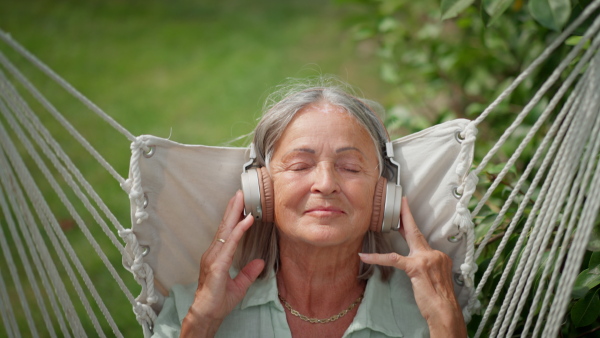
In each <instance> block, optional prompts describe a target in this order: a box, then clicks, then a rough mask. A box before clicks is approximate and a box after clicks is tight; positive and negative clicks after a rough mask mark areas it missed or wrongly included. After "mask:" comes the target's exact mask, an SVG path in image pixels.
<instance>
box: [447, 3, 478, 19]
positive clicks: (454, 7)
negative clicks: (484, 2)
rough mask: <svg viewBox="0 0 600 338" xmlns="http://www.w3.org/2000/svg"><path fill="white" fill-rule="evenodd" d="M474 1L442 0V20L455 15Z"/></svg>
mask: <svg viewBox="0 0 600 338" xmlns="http://www.w3.org/2000/svg"><path fill="white" fill-rule="evenodd" d="M474 1H475V0H442V6H441V7H442V20H446V19H450V18H453V17H455V16H457V15H458V14H460V13H461V12H462V11H463V10H465V9H466V8H467V7H469V6H470V5H471V4H472V3H473V2H474Z"/></svg>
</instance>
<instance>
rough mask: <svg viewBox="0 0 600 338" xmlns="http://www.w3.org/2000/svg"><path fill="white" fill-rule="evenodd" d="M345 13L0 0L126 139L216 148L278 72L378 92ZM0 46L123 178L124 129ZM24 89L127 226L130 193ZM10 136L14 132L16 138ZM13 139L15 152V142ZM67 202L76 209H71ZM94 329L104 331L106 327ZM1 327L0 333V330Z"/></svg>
mask: <svg viewBox="0 0 600 338" xmlns="http://www.w3.org/2000/svg"><path fill="white" fill-rule="evenodd" d="M348 10H351V9H349V8H348V7H347V6H345V7H343V8H342V7H339V6H337V5H335V4H332V3H328V2H323V1H318V0H293V1H276V0H254V1H241V0H223V1H211V2H209V1H191V0H189V1H188V0H185V1H183V0H179V1H166V0H164V1H118V0H107V1H99V0H94V1H87V2H78V1H47V0H26V1H9V0H4V1H2V2H0V29H2V30H4V31H6V32H8V33H10V34H11V35H12V37H13V38H14V39H15V40H16V41H18V42H19V43H21V44H22V45H23V46H24V47H25V48H27V49H28V50H30V51H31V52H32V53H33V54H35V55H36V56H38V57H39V58H40V59H41V60H42V61H43V62H44V63H46V64H47V65H48V66H50V67H51V68H52V69H54V70H55V71H56V72H57V73H58V74H59V75H61V76H62V77H64V78H65V79H66V80H67V81H68V82H70V83H71V84H72V85H73V86H74V87H75V88H77V89H78V90H79V91H81V93H83V94H84V95H85V96H87V97H88V98H90V99H91V100H92V101H93V102H95V103H96V104H97V105H98V106H99V107H101V108H102V109H103V110H104V111H105V112H107V113H108V114H109V115H110V116H111V117H113V118H114V119H115V120H116V121H117V122H118V123H120V124H121V125H123V126H124V127H125V128H126V129H127V130H129V131H130V132H131V133H133V134H134V135H140V134H153V135H157V136H161V137H170V138H171V139H172V140H174V141H178V142H182V143H193V144H206V145H223V144H228V142H229V141H230V140H232V139H234V138H236V137H238V136H240V135H244V134H247V133H249V132H251V131H252V129H253V126H254V125H255V123H256V119H257V118H258V117H259V116H260V113H261V107H262V103H263V100H264V98H265V97H266V96H267V95H268V93H269V92H270V90H271V89H272V88H273V87H274V86H276V85H277V84H279V83H281V82H282V81H283V80H284V79H285V78H287V77H305V76H311V75H317V74H321V73H328V74H335V75H338V76H339V77H340V78H342V79H344V80H346V81H348V82H350V83H352V84H354V85H356V86H358V87H359V88H360V89H361V90H362V91H363V92H364V94H365V96H367V97H370V98H373V99H382V97H381V96H380V95H378V93H382V92H384V90H383V89H385V85H384V84H382V83H381V82H379V80H378V76H377V71H378V70H377V63H376V61H375V60H374V53H375V51H374V46H369V45H361V46H360V48H357V46H356V45H355V44H354V42H353V41H351V39H350V38H349V34H348V32H347V30H346V28H345V26H344V24H343V22H342V20H341V17H342V16H343V14H344V13H345V12H344V11H348ZM0 51H1V52H2V53H4V54H6V55H7V56H8V58H9V59H10V60H12V62H14V63H15V64H16V65H17V66H18V67H19V69H21V70H22V71H23V72H24V73H25V74H26V75H27V76H28V77H29V78H30V79H31V81H32V82H33V83H34V84H35V85H36V86H37V87H38V88H39V89H40V90H41V91H42V92H43V93H44V94H45V95H46V96H47V97H48V98H49V100H50V101H51V102H52V103H53V104H54V105H55V106H56V107H57V108H58V110H59V111H61V112H62V113H63V114H64V116H65V117H66V118H67V119H68V120H69V121H71V122H72V123H73V125H74V126H75V127H76V128H77V129H78V130H79V131H80V132H81V133H82V134H83V135H84V136H85V137H86V138H87V139H88V141H89V142H90V143H91V144H92V145H93V146H94V147H95V148H96V149H98V151H99V152H100V153H101V154H102V155H103V156H104V157H105V158H106V159H107V160H108V162H109V163H110V164H111V165H112V166H113V167H114V168H115V170H116V171H117V172H118V173H119V174H120V175H121V176H123V177H126V176H127V172H128V164H129V155H130V153H129V141H128V140H127V139H126V138H125V137H124V136H123V135H121V134H119V133H117V132H116V131H114V130H113V129H112V128H111V127H110V126H108V125H107V124H106V123H105V122H104V121H102V120H101V119H99V118H98V117H96V116H95V115H94V114H93V113H92V112H90V111H89V110H88V109H87V108H85V107H84V106H83V105H82V104H81V103H79V102H78V101H77V100H76V99H74V98H73V97H72V96H70V95H68V94H66V93H65V92H64V91H63V90H62V89H60V88H59V87H58V86H57V85H56V84H54V83H53V82H52V81H50V80H48V79H47V78H46V77H45V76H44V75H41V74H40V73H39V72H38V71H36V70H35V69H34V68H33V67H32V66H31V65H30V64H29V63H28V62H26V61H25V60H23V59H21V58H19V57H18V56H17V55H16V54H15V53H14V52H13V51H12V50H11V49H10V47H8V46H7V45H6V44H4V43H0ZM2 71H3V72H6V71H5V70H4V69H2ZM23 95H24V97H25V98H26V99H27V101H28V102H29V103H30V105H31V107H32V108H33V109H34V110H35V111H36V112H38V114H39V118H40V119H41V120H42V121H43V123H44V124H45V125H46V126H48V128H49V129H50V131H51V132H52V134H53V135H54V136H55V137H56V139H57V140H59V142H60V143H61V145H62V146H63V148H64V149H65V150H66V152H67V153H68V154H69V155H70V156H71V158H72V159H73V161H74V162H75V163H76V164H77V165H78V167H79V168H80V170H81V171H82V173H83V174H84V176H85V177H86V178H87V179H88V180H89V181H90V183H91V184H92V186H94V187H95V188H96V190H97V191H98V194H99V195H100V196H101V197H102V198H103V200H104V201H105V202H106V204H107V205H108V206H109V208H110V209H111V210H112V212H113V213H114V214H115V215H116V216H117V218H118V219H119V220H120V222H121V224H123V225H125V226H129V224H130V221H129V200H128V198H127V196H126V195H125V194H124V193H123V191H122V190H121V189H120V187H119V185H118V183H117V182H116V181H115V180H114V179H113V178H112V177H111V176H110V175H108V174H107V173H106V171H105V170H104V169H103V168H102V167H101V166H100V165H99V164H98V163H97V162H95V161H94V160H93V159H92V158H91V157H90V156H89V155H88V154H87V152H86V151H85V150H84V149H83V148H82V147H81V146H79V145H78V144H77V143H76V142H75V141H73V139H72V138H70V137H69V136H68V135H67V133H66V132H65V131H64V130H63V129H62V127H60V126H59V125H58V124H57V123H56V122H55V121H54V119H53V118H52V117H51V116H49V114H47V113H46V112H45V111H44V110H43V109H42V108H41V106H40V105H39V104H37V103H35V102H34V100H33V99H32V98H31V97H30V96H28V95H27V94H23ZM0 122H1V123H2V124H3V125H4V126H5V127H6V125H7V124H6V119H5V118H0ZM9 134H10V136H11V137H12V139H13V140H15V138H14V134H13V133H12V132H9ZM234 144H235V145H242V143H241V142H237V143H234ZM16 146H17V148H19V150H21V151H22V152H23V146H22V145H21V144H20V143H19V142H16ZM23 157H24V159H25V161H26V163H27V164H28V165H29V166H30V168H31V171H32V175H33V176H34V178H35V180H36V182H37V183H38V185H39V186H40V188H41V189H42V191H43V193H44V196H45V197H46V200H47V201H48V202H49V204H50V207H51V208H52V209H53V210H54V212H55V214H56V215H57V219H58V220H59V222H60V224H61V226H62V227H63V229H64V232H65V233H66V235H67V237H68V239H69V242H70V243H71V245H72V246H73V247H74V249H75V252H76V253H77V255H78V256H79V257H80V258H82V261H83V263H84V266H85V268H86V271H87V272H88V274H89V275H90V277H91V279H92V280H93V281H94V283H95V285H96V287H97V288H98V290H99V293H100V295H101V297H102V298H103V299H104V301H105V302H106V305H107V307H108V309H109V310H110V312H111V314H112V316H113V318H114V319H115V321H116V322H117V325H118V326H119V329H120V330H121V332H122V333H123V334H124V335H125V336H128V337H129V336H139V335H141V330H140V328H139V326H138V324H137V322H136V321H135V318H134V315H133V313H132V311H131V306H130V305H129V303H128V301H127V299H126V298H125V297H124V296H122V295H121V294H120V293H119V292H115V289H116V284H115V282H114V281H113V279H112V277H111V276H110V274H108V272H107V271H106V268H105V267H104V265H103V264H102V263H101V261H100V260H99V259H98V258H97V256H96V254H95V253H94V252H93V250H91V248H90V245H89V243H88V242H87V240H86V239H85V238H84V236H83V233H82V231H81V230H80V229H79V228H78V227H77V226H76V225H75V226H74V225H73V220H72V216H71V215H70V214H69V213H68V212H67V211H66V209H65V208H64V207H63V206H62V204H61V203H60V201H59V200H58V198H57V197H56V195H54V193H53V192H52V191H51V189H50V188H49V185H48V184H47V182H46V179H44V177H43V176H42V175H41V174H40V173H39V171H38V170H36V169H35V168H34V166H33V164H32V161H31V159H29V158H28V156H27V155H25V153H24V152H23ZM53 173H54V172H53ZM54 174H55V173H54ZM232 179H237V178H232ZM3 194H4V193H3ZM71 195H72V194H71ZM73 200H75V201H76V200H77V199H76V198H73ZM75 204H76V207H77V208H78V210H80V209H81V206H79V205H77V203H75ZM5 216H6V215H5V214H3V213H2V217H0V222H1V224H2V229H3V230H4V232H5V234H8V233H9V232H8V230H7V224H6V220H5ZM82 217H84V222H85V223H86V224H87V225H88V226H89V228H90V230H91V232H92V233H93V234H94V237H95V238H96V239H97V240H98V241H99V242H100V244H101V245H102V246H103V249H104V251H105V252H106V253H107V256H108V257H109V259H110V261H111V262H112V264H113V265H114V266H115V268H116V269H117V270H119V273H120V275H121V276H122V278H123V279H124V280H125V282H126V283H127V286H128V288H129V289H130V290H131V291H132V293H133V294H134V295H136V294H137V293H138V292H139V290H138V289H139V288H138V287H137V284H136V282H135V281H134V280H133V278H132V277H131V275H130V274H129V273H128V272H127V271H125V269H123V268H122V267H121V261H120V260H121V258H120V255H119V253H118V252H117V250H116V249H115V248H114V246H113V245H112V244H111V243H110V241H108V239H107V238H106V236H105V235H104V234H103V233H102V231H101V229H99V227H98V226H97V225H96V224H95V222H94V221H93V219H92V218H91V216H89V215H87V216H86V215H83V216H82ZM11 241H13V240H11V239H10V238H9V242H11ZM9 250H11V252H12V255H13V258H14V259H15V263H17V264H16V265H17V268H18V269H19V275H20V276H21V280H22V283H23V287H24V288H25V290H26V292H28V298H29V299H30V306H31V308H32V312H33V314H34V317H35V320H36V323H39V325H38V329H40V331H42V336H46V335H47V334H46V333H44V332H43V328H44V326H43V324H42V321H41V315H40V314H39V313H36V312H39V309H37V308H36V303H35V301H33V295H32V294H31V292H30V286H29V283H28V282H26V278H25V277H24V272H23V268H22V266H21V265H20V264H19V262H20V261H17V260H18V254H17V251H16V248H15V247H13V246H11V247H10V248H9ZM5 256H6V255H3V257H5ZM54 258H55V259H56V257H54ZM6 266H7V265H6V260H5V259H2V260H0V271H3V272H4V271H7V270H6V269H7V268H6ZM1 277H2V278H3V279H4V282H5V283H7V284H8V289H9V292H10V293H11V297H12V295H14V292H13V291H14V287H15V286H14V284H11V283H13V282H12V280H11V278H10V277H9V275H8V274H5V273H3V274H2V275H1ZM65 280H66V278H65ZM67 283H68V282H67ZM11 299H12V302H13V307H14V311H15V313H17V314H18V316H19V321H20V322H19V325H20V328H21V332H22V333H23V335H25V336H27V335H29V333H28V329H27V325H26V322H25V319H24V318H23V315H22V314H23V311H22V310H21V308H20V305H19V302H18V298H16V296H14V297H13V298H11ZM74 302H75V301H74ZM98 313H99V312H98ZM80 317H82V318H83V320H84V325H85V326H86V330H88V333H89V334H90V335H92V336H95V335H96V334H95V333H94V331H93V327H92V326H91V323H90V322H89V320H87V319H85V316H84V315H81V316H80ZM0 325H4V324H0ZM103 328H104V330H105V331H106V333H107V334H108V335H109V336H111V335H112V333H111V332H110V329H109V328H108V326H107V325H106V324H105V323H103ZM0 332H4V330H3V329H2V328H0Z"/></svg>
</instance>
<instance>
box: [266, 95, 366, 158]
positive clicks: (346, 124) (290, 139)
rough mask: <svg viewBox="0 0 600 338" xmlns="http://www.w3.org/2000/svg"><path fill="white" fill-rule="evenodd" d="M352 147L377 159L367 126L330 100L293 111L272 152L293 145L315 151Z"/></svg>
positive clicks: (292, 147)
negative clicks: (294, 113) (294, 112)
mask: <svg viewBox="0 0 600 338" xmlns="http://www.w3.org/2000/svg"><path fill="white" fill-rule="evenodd" d="M344 147H354V148H357V149H358V150H360V152H362V153H363V154H364V155H365V156H366V157H373V158H375V159H376V158H377V154H376V151H377V150H376V147H375V143H374V141H373V139H372V137H371V135H370V134H369V132H368V131H367V129H366V128H365V127H364V126H363V125H362V124H360V123H359V122H358V120H357V119H356V118H355V117H354V116H352V115H350V114H349V113H348V112H347V111H346V110H345V109H344V108H342V107H340V106H335V105H332V104H330V103H314V104H310V105H308V106H306V107H304V108H302V109H301V110H300V111H298V112H297V113H296V115H295V116H294V118H293V119H292V121H291V122H290V123H289V124H288V126H287V127H286V128H285V130H284V132H283V134H282V135H281V137H280V139H279V140H278V141H277V143H276V144H275V149H274V150H275V153H278V152H280V151H284V152H287V151H290V150H291V149H295V148H306V149H313V150H315V152H319V151H323V150H336V149H340V148H344Z"/></svg>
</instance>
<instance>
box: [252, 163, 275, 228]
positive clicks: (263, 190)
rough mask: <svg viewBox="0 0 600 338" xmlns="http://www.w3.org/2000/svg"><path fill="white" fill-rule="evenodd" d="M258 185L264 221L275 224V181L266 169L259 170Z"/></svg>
mask: <svg viewBox="0 0 600 338" xmlns="http://www.w3.org/2000/svg"><path fill="white" fill-rule="evenodd" d="M256 170H257V171H258V184H259V188H260V204H261V207H262V221H263V222H269V223H271V222H273V220H274V218H275V201H274V194H273V181H271V176H270V175H269V172H268V171H267V169H266V168H265V167H262V168H257V169H256Z"/></svg>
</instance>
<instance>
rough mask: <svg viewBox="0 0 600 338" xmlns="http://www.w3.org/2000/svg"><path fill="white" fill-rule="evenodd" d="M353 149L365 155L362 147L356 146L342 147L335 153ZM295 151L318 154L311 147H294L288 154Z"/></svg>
mask: <svg viewBox="0 0 600 338" xmlns="http://www.w3.org/2000/svg"><path fill="white" fill-rule="evenodd" d="M351 150H354V151H358V152H359V153H361V154H362V155H363V156H364V153H363V152H362V151H361V150H360V149H358V148H356V147H342V148H339V149H336V151H335V153H336V154H339V153H341V152H344V151H351ZM293 152H303V153H309V154H316V151H315V150H314V149H310V148H294V149H292V150H290V151H288V152H287V154H289V153H293Z"/></svg>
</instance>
